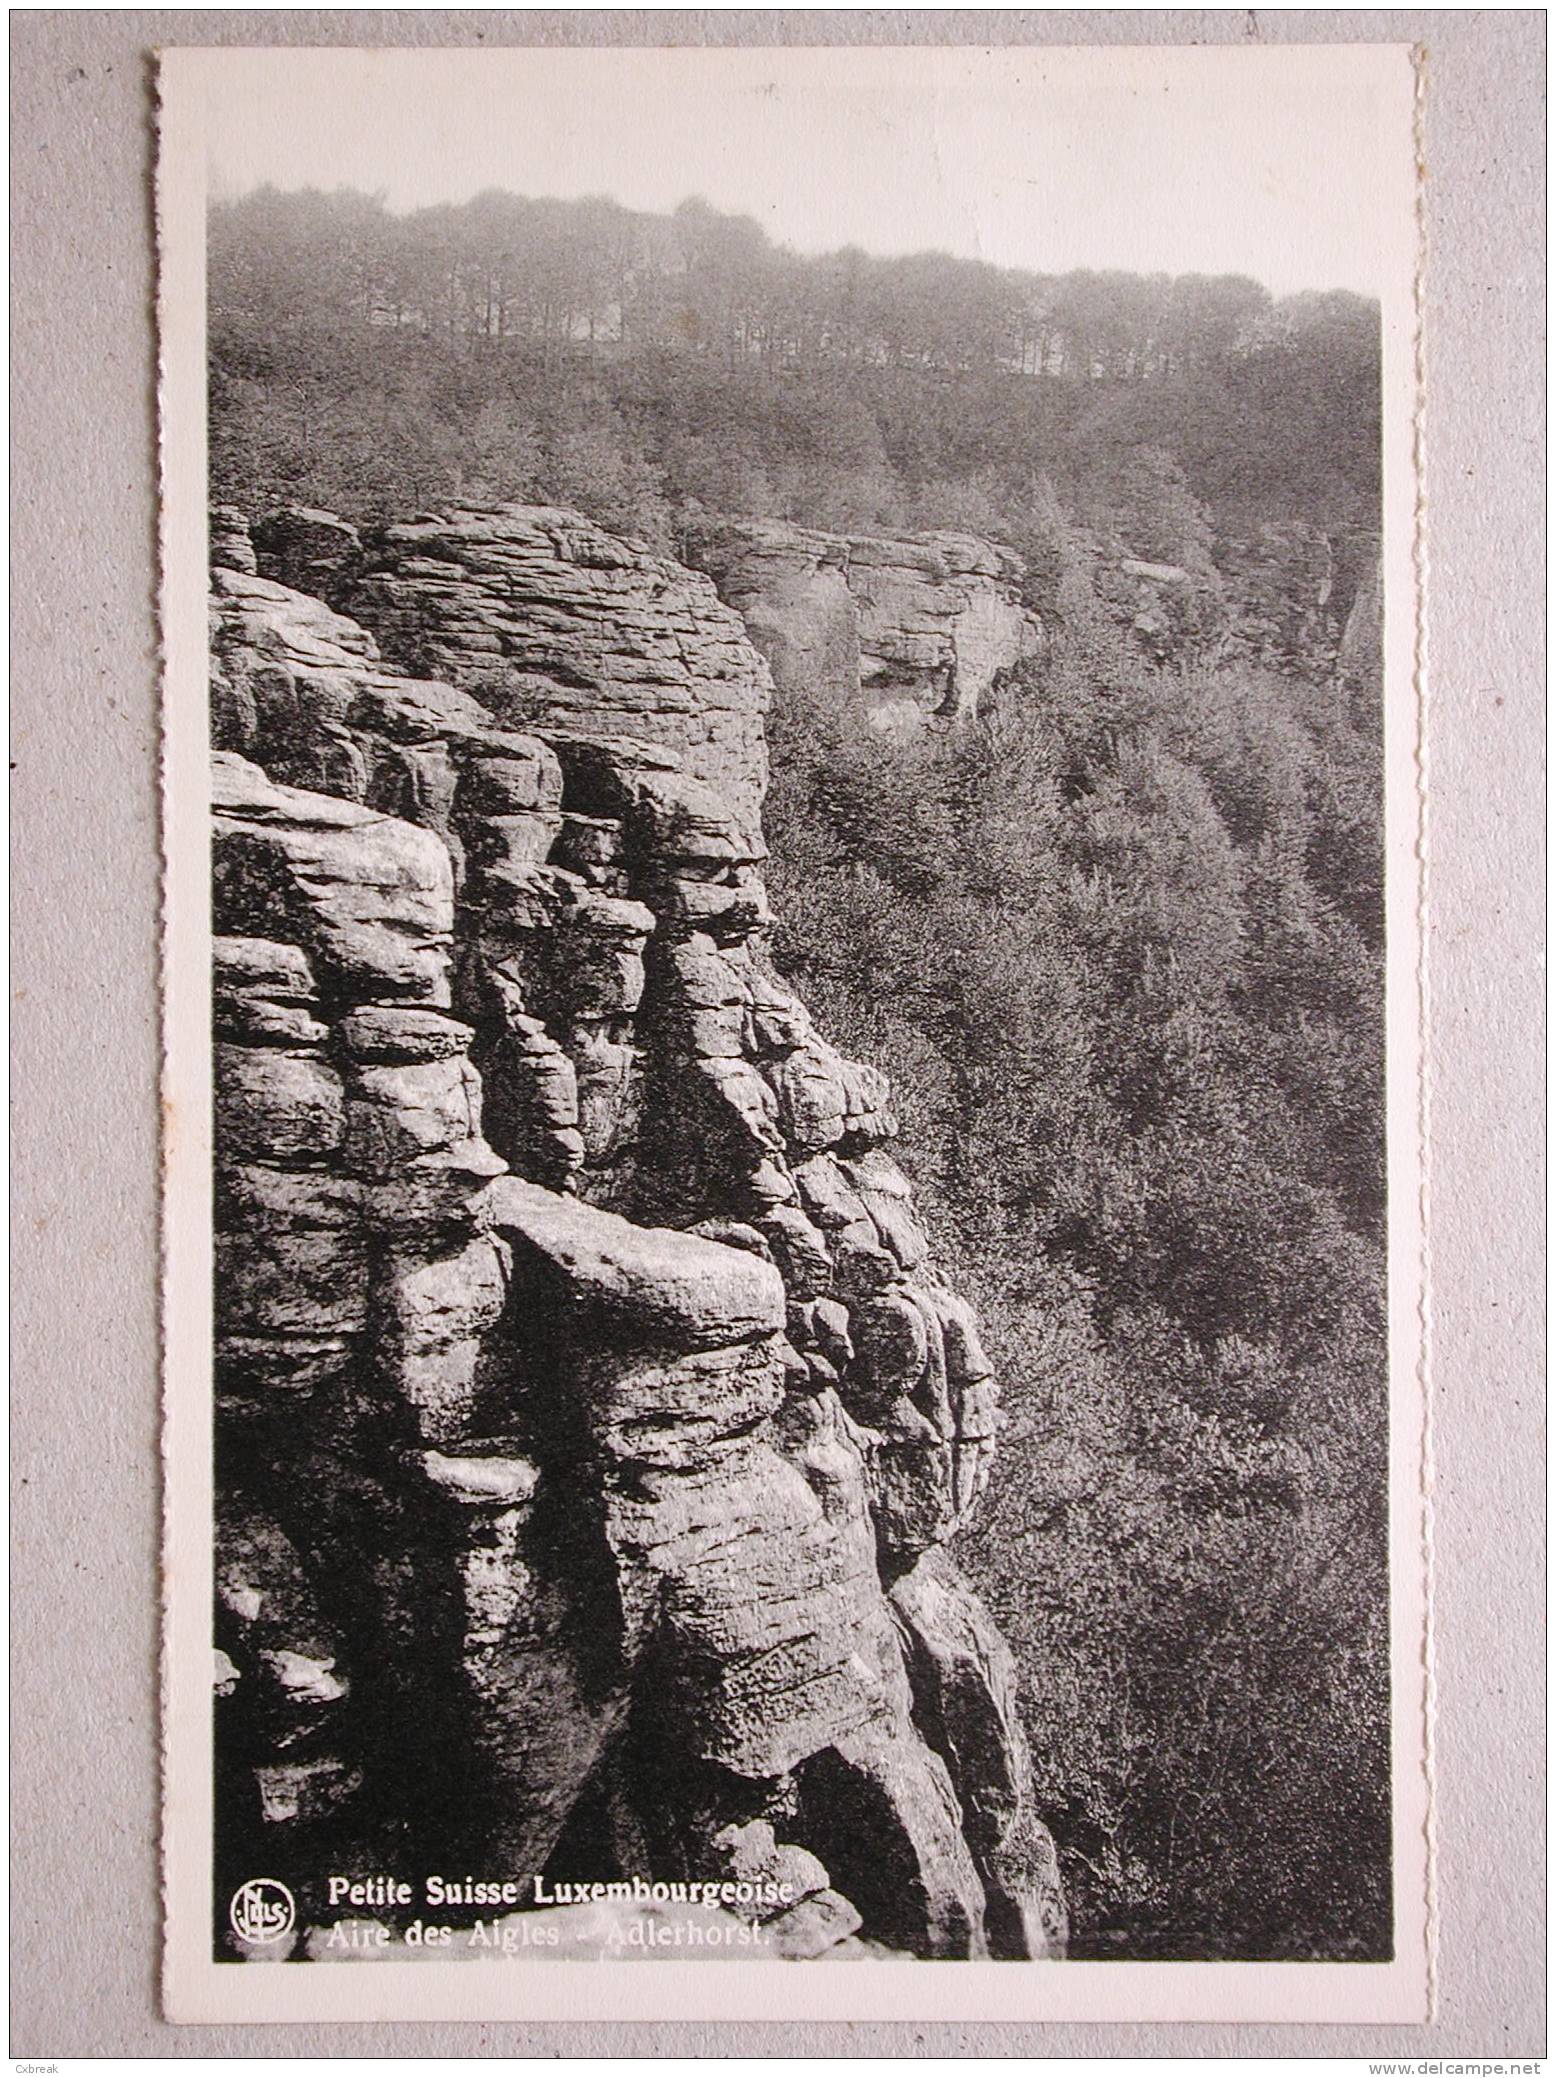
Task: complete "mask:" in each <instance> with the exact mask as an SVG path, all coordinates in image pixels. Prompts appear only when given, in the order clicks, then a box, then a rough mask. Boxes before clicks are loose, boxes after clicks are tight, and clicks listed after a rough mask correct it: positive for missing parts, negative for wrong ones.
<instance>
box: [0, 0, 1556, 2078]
mask: <svg viewBox="0 0 1556 2078" xmlns="http://www.w3.org/2000/svg"><path fill="white" fill-rule="evenodd" d="M11 25H12V86H11V91H12V121H13V129H12V210H13V225H14V240H15V242H14V250H13V267H14V272H13V320H12V324H13V331H12V337H13V348H14V353H13V374H12V383H13V418H12V438H13V479H12V482H13V543H14V548H13V572H14V576H13V602H12V603H13V630H12V642H13V667H14V668H13V684H14V695H13V703H14V704H13V744H12V758H13V762H14V770H13V774H12V789H13V795H12V800H13V837H12V870H13V875H14V881H13V885H14V918H13V934H12V935H13V1006H14V1008H13V1014H14V1026H13V1068H14V1076H15V1099H14V1119H15V1139H14V1149H15V1154H14V1178H13V1193H14V1226H13V1233H14V1261H15V1269H14V1283H15V1309H14V1328H13V1360H14V1379H15V1384H14V1391H13V1465H12V1480H13V1516H12V1521H13V1533H12V1544H13V1551H12V1580H13V1596H12V1603H13V1675H12V1710H13V1720H12V1721H13V1727H14V1735H13V1770H14V1773H13V1791H12V1795H13V1810H12V1829H13V1859H12V1877H13V1905H12V1910H13V1964H12V1972H13V1974H12V1996H13V2006H14V2012H13V2023H12V2040H11V2053H12V2054H13V2055H14V2056H27V2057H39V2058H42V2057H58V2056H85V2055H95V2056H104V2055H120V2056H125V2055H141V2056H146V2055H153V2056H168V2055H171V2056H178V2055H194V2056H206V2055H221V2056H231V2055H255V2054H259V2055H266V2054H282V2055H287V2056H297V2055H304V2054H320V2053H323V2054H336V2055H340V2054H369V2055H382V2054H398V2055H405V2054H409V2055H431V2054H450V2055H470V2054H493V2053H496V2054H509V2055H514V2054H540V2055H556V2054H559V2053H561V2054H567V2055H575V2054H584V2053H593V2054H605V2055H627V2054H635V2055H669V2054H687V2053H690V2054H698V2055H718V2054H730V2053H733V2054H738V2055H758V2054H773V2053H790V2054H804V2055H820V2054H838V2053H845V2054H847V2053H853V2054H865V2055H872V2056H880V2055H888V2054H905V2055H915V2056H923V2055H930V2054H942V2055H945V2054H950V2055H964V2056H965V2055H996V2056H1011V2055H1023V2054H1031V2053H1034V2052H1036V2053H1041V2054H1047V2055H1058V2054H1068V2055H1105V2054H1119V2053H1124V2054H1133V2055H1142V2054H1145V2055H1150V2054H1169V2055H1181V2054H1202V2055H1204V2054H1208V2055H1216V2056H1226V2055H1238V2054H1243V2055H1270V2054H1275V2055H1296V2054H1313V2055H1336V2054H1350V2055H1371V2056H1389V2057H1399V2056H1405V2055H1412V2056H1427V2055H1431V2056H1444V2055H1464V2056H1477V2057H1494V2056H1499V2055H1500V2056H1535V2055H1540V2054H1542V2053H1543V2051H1544V2046H1545V2023H1544V1941H1543V1921H1544V1903H1543V1881H1544V1877H1543V1871H1544V1844H1543V1833H1542V1827H1543V1742H1542V1721H1543V1720H1542V1708H1543V1689H1544V1682H1543V1664H1542V1661H1543V1638H1542V1611H1543V1585H1544V1580H1543V1525H1542V1508H1543V1462H1542V1449H1541V1436H1542V1431H1541V1421H1542V1404H1541V1403H1542V1373H1541V1347H1540V1343H1541V1325H1542V1313H1541V1308H1542V1286H1541V1275H1540V1273H1541V1269H1542V1262H1543V1251H1542V1240H1541V1217H1542V1174H1541V1161H1542V1129H1543V1106H1544V1091H1543V1077H1542V1063H1541V1058H1540V1048H1539V1032H1540V1018H1541V1004H1542V995H1543V988H1542V981H1543V964H1542V958H1541V932H1542V930H1543V914H1544V912H1543V887H1542V879H1541V872H1540V865H1539V862H1540V859H1541V855H1542V842H1543V804H1542V795H1541V764H1542V755H1543V717H1544V694H1543V683H1542V670H1543V625H1542V622H1543V604H1542V586H1543V572H1544V550H1543V516H1542V509H1541V498H1542V484H1543V458H1544V436H1543V417H1542V415H1543V365H1544V347H1543V337H1542V333H1541V325H1542V315H1543V273H1544V221H1543V200H1542V178H1541V169H1542V162H1543V149H1544V106H1543V91H1542V80H1543V74H1544V38H1545V22H1544V17H1543V15H1542V14H1541V13H1539V12H1538V11H1536V10H1505V11H1486V10H1452V11H1429V10H1419V11H1418V10H1410V9H1399V10H1362V9H1356V10H1317V9H1315V10H1310V11H1300V12H1299V11H1280V10H1277V11H1272V12H1264V11H1258V12H1253V11H1245V10H1230V9H1228V10H1173V11H1163V12H1156V13H1149V12H1138V13H1137V12H1130V11H1124V10H1120V11H1115V12H1101V13H1090V12H1079V11H1077V12H1074V13H1067V12H1065V11H1063V10H1049V11H1043V12H1041V13H1026V12H1021V11H1015V10H1010V11H1000V12H989V13H984V12H980V11H978V10H972V9H968V10H957V11H947V12H937V11H929V10H925V11H921V12H920V11H915V12H911V13H900V14H893V13H892V12H890V11H889V10H868V11H865V10H861V11H858V12H828V11H822V10H784V11H776V12H763V11H760V10H730V11H719V12H707V13H701V14H699V13H695V12H685V13H679V12H660V13H630V12H621V13H615V12H609V13H607V12H599V13H594V12H575V13H565V12H550V11H541V10H536V11H530V12H512V13H509V12H499V11H496V10H493V11H480V12H475V11H469V12H466V11H459V10H402V11H399V12H387V11H376V10H374V11H368V10H363V11H352V12H346V11H328V10H324V11H308V10H297V11H294V12H288V13H278V12H274V11H265V10H252V11H249V10H230V11H209V12H207V11H202V10H198V9H181V10H173V9H170V10H152V9H147V10H125V11H120V12H109V11H105V10H90V9H87V10H80V11H73V12H65V11H58V10H47V9H43V10H35V11H32V12H24V13H20V14H13V15H12V17H11ZM1249 37H1257V38H1258V39H1259V40H1262V41H1265V42H1281V41H1299V40H1300V41H1303V42H1339V41H1358V40H1368V41H1371V40H1384V41H1392V42H1399V41H1417V42H1420V43H1422V44H1424V45H1425V46H1426V48H1427V53H1428V58H1427V80H1428V103H1427V130H1426V159H1427V190H1426V193H1427V226H1428V254H1429V258H1428V281H1429V290H1428V293H1429V303H1428V335H1427V337H1428V398H1429V405H1428V433H1427V456H1428V459H1427V478H1426V484H1427V506H1428V515H1429V519H1428V524H1429V557H1430V575H1429V595H1428V642H1429V681H1428V682H1429V708H1428V760H1429V773H1430V791H1429V815H1428V825H1429V826H1428V839H1427V843H1428V860H1429V887H1428V934H1429V953H1428V964H1429V970H1430V992H1431V993H1430V1046H1431V1056H1430V1075H1429V1084H1430V1087H1429V1112H1430V1143H1429V1160H1430V1165H1431V1186H1430V1189H1431V1237H1432V1238H1431V1246H1432V1261H1433V1272H1432V1274H1433V1295H1432V1326H1431V1342H1432V1367H1433V1377H1432V1400H1433V1409H1434V1431H1435V1441H1434V1448H1435V1459H1436V1486H1435V1509H1434V1515H1435V1523H1434V1527H1435V1536H1436V1586H1435V1609H1436V1632H1437V1643H1436V1681H1437V1731H1436V1761H1437V1789H1438V1808H1437V1835H1438V1899H1439V1914H1440V1952H1439V1967H1438V1980H1439V2003H1438V2013H1437V2018H1436V2019H1435V2021H1434V2022H1433V2023H1432V2024H1431V2025H1429V2026H1428V2027H1425V2028H1421V2029H1399V2028H1393V2029H1377V2028H1375V2029H1349V2028H1346V2029H1338V2028H1321V2027H1314V2028H1286V2029H1262V2030H1256V2029H1228V2028H1216V2029H1210V2028H1188V2027H1174V2028H1154V2029H1153V2028H1144V2027H1124V2026H1118V2027H1089V2028H1082V2027H1069V2026H1067V2027H1059V2026H1052V2027H1027V2026H1014V2025H1005V2026H1001V2025H998V2024H991V2025H989V2026H979V2027H967V2026H955V2027H929V2026H922V2025H913V2026H903V2027H900V2028H891V2027H877V2026H859V2027H835V2026H827V2027H820V2026H817V2027H792V2028H785V2027H774V2026H767V2027H750V2028H728V2027H719V2028H708V2027H704V2028H696V2027H693V2028H687V2029H675V2028H667V2027H647V2026H642V2027H634V2026H624V2025H616V2026H610V2027H596V2028H592V2029H591V2028H588V2027H582V2026H580V2027H577V2028H562V2027H538V2026H537V2027H532V2028H519V2027H504V2028H496V2027H475V2026H460V2027H453V2026H450V2027H438V2028H432V2027H419V2028H418V2027H407V2026H401V2027H398V2028H391V2027H382V2028H366V2029H362V2028H341V2027H336V2028H319V2029H296V2030H286V2031H278V2030H275V2029H268V2030H267V2029H237V2028H233V2029H215V2028H191V2029H175V2028H170V2027H168V2026H166V2025H164V2024H163V2023H162V2021H161V2020H160V2018H159V2017H158V1998H157V1985H156V1970H157V1952H158V1933H159V1929H158V1901H157V1884H158V1874H157V1846H156V1840H157V1798H158V1784H157V1708H156V1703H157V1679H156V1655H157V1597H156V1593H155V1584H156V1580H157V1562H158V1476H159V1475H158V1451H159V1441H158V1438H159V1412H158V1402H159V1386H158V1375H157V1198H156V1185H157V1061H158V1036H157V1007H156V947H157V928H158V923H157V909H158V903H157V896H158V872H159V868H158V856H157V797H156V780H157V714H156V699H157V687H156V621H155V502H154V500H155V480H156V471H155V460H156V440H155V416H154V340H153V330H152V293H153V247H152V229H151V204H150V192H151V190H150V178H151V162H152V149H153V131H152V112H151V100H150V92H149V78H150V64H149V52H150V51H151V50H152V48H154V47H155V46H156V45H158V44H160V43H223V44H242V43H256V42H297V43H397V44H411V43H416V44H421V43H469V44H480V43H486V44H493V43H531V42H550V41H562V42H597V41H598V42H604V41H611V42H623V43H675V42H682V43H684V42H728V41H737V40H738V41H755V42H765V43H783V42H804V43H826V42H848V41H865V40H868V41H878V42H895V43H903V42H935V41H955V42H966V43H1063V42H1073V43H1081V42H1086V43H1095V42H1110V43H1111V42H1131V43H1148V42H1175V43H1176V42H1196V41H1198V42H1228V41H1238V40H1244V39H1247V38H1249Z"/></svg>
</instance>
